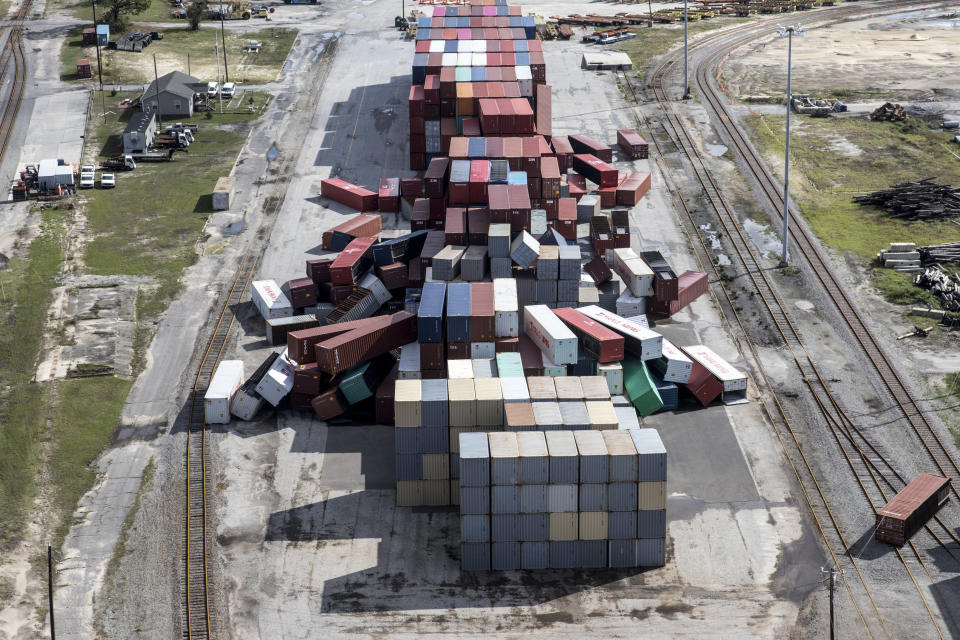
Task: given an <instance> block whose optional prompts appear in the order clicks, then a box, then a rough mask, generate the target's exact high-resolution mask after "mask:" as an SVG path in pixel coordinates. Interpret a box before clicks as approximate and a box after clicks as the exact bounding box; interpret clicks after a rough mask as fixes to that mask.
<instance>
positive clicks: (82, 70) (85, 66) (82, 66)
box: [77, 58, 93, 78]
mask: <svg viewBox="0 0 960 640" xmlns="http://www.w3.org/2000/svg"><path fill="white" fill-rule="evenodd" d="M92 77H93V70H92V68H91V66H90V61H89V60H87V59H86V58H81V59H80V60H77V78H92Z"/></svg>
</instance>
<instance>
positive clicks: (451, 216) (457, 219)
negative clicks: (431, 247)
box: [443, 207, 467, 246]
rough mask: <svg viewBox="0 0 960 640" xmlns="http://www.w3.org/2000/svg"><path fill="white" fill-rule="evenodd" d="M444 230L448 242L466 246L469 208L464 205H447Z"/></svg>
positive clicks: (445, 239)
mask: <svg viewBox="0 0 960 640" xmlns="http://www.w3.org/2000/svg"><path fill="white" fill-rule="evenodd" d="M443 231H444V242H445V243H446V244H449V245H454V246H465V245H466V244H467V210H466V209H465V208H463V207H447V217H446V222H445V223H444V225H443Z"/></svg>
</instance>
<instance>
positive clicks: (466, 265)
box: [460, 245, 487, 282]
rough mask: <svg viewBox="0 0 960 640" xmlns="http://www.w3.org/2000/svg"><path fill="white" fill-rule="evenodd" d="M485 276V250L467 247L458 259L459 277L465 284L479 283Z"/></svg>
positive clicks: (484, 248)
mask: <svg viewBox="0 0 960 640" xmlns="http://www.w3.org/2000/svg"><path fill="white" fill-rule="evenodd" d="M486 275H487V248H486V247H480V246H477V245H473V246H470V247H467V250H466V251H465V252H464V254H463V258H461V259H460V277H461V278H463V279H464V280H466V281H467V282H479V281H481V280H483V279H484V278H485V277H486Z"/></svg>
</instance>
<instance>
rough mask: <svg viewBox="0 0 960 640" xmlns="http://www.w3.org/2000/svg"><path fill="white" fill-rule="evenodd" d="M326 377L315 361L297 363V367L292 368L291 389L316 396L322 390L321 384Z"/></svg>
mask: <svg viewBox="0 0 960 640" xmlns="http://www.w3.org/2000/svg"><path fill="white" fill-rule="evenodd" d="M327 379H328V378H327V376H325V375H324V374H323V372H321V371H320V368H319V367H318V366H317V363H316V362H308V363H306V364H298V365H297V368H296V369H294V370H293V390H294V391H296V392H298V393H305V394H310V396H316V395H319V394H320V392H321V391H322V386H323V384H324V383H325V382H326V381H327Z"/></svg>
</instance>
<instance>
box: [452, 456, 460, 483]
mask: <svg viewBox="0 0 960 640" xmlns="http://www.w3.org/2000/svg"><path fill="white" fill-rule="evenodd" d="M450 479H451V480H459V479H460V454H459V453H451V454H450Z"/></svg>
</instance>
